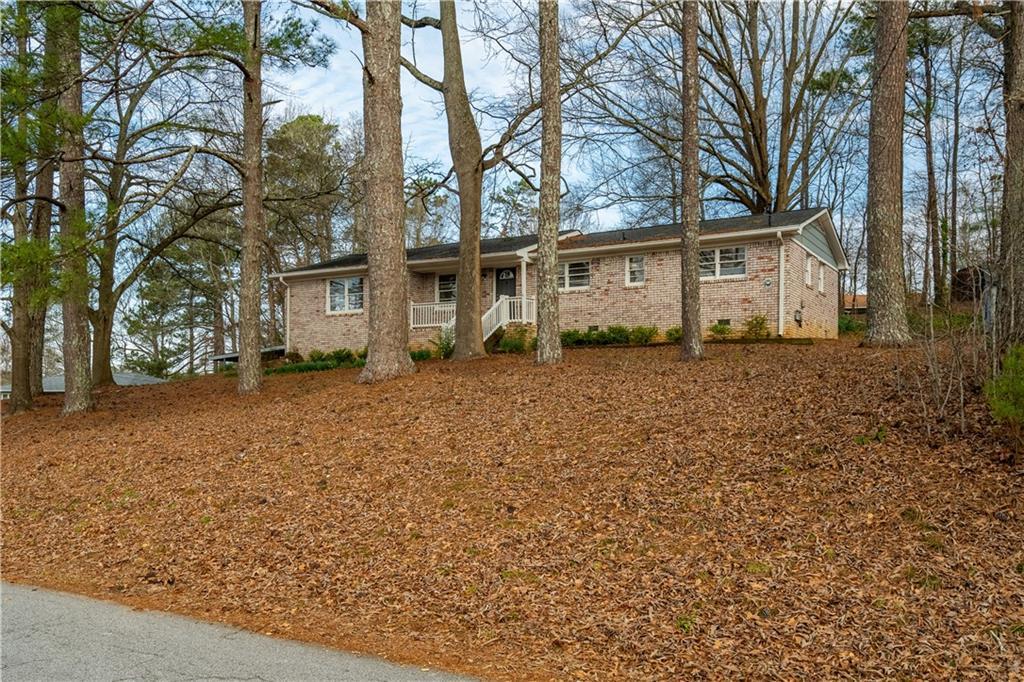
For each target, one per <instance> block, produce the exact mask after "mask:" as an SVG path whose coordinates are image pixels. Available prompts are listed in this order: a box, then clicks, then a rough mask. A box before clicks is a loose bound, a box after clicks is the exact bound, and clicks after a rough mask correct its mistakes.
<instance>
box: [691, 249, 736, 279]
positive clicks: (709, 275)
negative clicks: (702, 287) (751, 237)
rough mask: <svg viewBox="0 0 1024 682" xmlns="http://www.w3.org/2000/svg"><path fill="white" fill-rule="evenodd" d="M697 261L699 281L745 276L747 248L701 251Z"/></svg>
mask: <svg viewBox="0 0 1024 682" xmlns="http://www.w3.org/2000/svg"><path fill="white" fill-rule="evenodd" d="M699 261H700V276H701V279H713V278H715V277H743V276H744V275H746V274H747V247H745V246H723V247H722V248H719V249H701V252H700V257H699Z"/></svg>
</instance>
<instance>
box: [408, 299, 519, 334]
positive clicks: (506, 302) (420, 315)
mask: <svg viewBox="0 0 1024 682" xmlns="http://www.w3.org/2000/svg"><path fill="white" fill-rule="evenodd" d="M410 320H411V321H412V327H413V328H414V329H415V328H419V327H441V330H442V331H447V330H449V329H451V328H453V327H454V326H455V304H454V303H413V304H412V307H411V315H410ZM510 322H523V323H529V324H534V323H536V322H537V299H535V298H529V297H523V296H501V297H499V298H498V300H497V301H496V302H495V303H494V305H492V306H491V307H490V308H489V309H488V310H487V312H485V313H484V314H483V316H482V317H481V318H480V326H481V327H483V333H484V341H486V340H487V339H489V338H490V336H491V334H493V333H494V332H496V331H497V330H498V329H500V328H501V327H504V326H505V325H506V324H508V323H510Z"/></svg>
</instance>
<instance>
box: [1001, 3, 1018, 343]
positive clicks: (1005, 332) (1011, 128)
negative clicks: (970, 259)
mask: <svg viewBox="0 0 1024 682" xmlns="http://www.w3.org/2000/svg"><path fill="white" fill-rule="evenodd" d="M1004 6H1006V8H1007V10H1008V14H1007V16H1006V27H1007V33H1006V36H1005V37H1004V38H1003V53H1004V55H1005V59H1006V69H1005V71H1006V84H1005V87H1004V91H1003V92H1004V98H1005V100H1004V107H1005V111H1006V172H1005V173H1004V174H1003V207H1002V218H1001V221H1000V235H999V237H1000V238H999V245H1000V253H999V264H1000V268H999V269H1000V272H999V278H1000V285H999V310H1000V313H999V326H1000V330H999V331H1000V335H999V342H1000V343H1001V344H1004V347H1005V345H1006V344H1018V343H1024V68H1022V64H1024V2H1014V1H1007V2H1006V3H1004Z"/></svg>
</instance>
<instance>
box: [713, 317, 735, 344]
mask: <svg viewBox="0 0 1024 682" xmlns="http://www.w3.org/2000/svg"><path fill="white" fill-rule="evenodd" d="M708 331H710V332H711V336H713V337H715V338H716V339H718V340H719V341H721V340H723V339H727V338H729V337H730V336H732V327H730V326H729V325H727V324H725V323H724V322H715V323H714V324H713V325H711V329H709V330H708Z"/></svg>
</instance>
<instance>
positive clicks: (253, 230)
mask: <svg viewBox="0 0 1024 682" xmlns="http://www.w3.org/2000/svg"><path fill="white" fill-rule="evenodd" d="M242 9H243V13H244V15H245V73H244V74H243V78H242V97H243V101H242V119H243V124H242V125H243V130H242V137H243V140H242V145H243V150H242V155H243V158H242V166H243V175H242V271H241V277H240V281H239V318H240V326H241V339H240V348H239V354H238V392H239V393H240V394H242V395H245V394H249V393H257V392H259V390H260V384H261V383H262V381H263V368H262V365H261V363H260V346H261V345H262V344H261V341H260V298H261V296H260V291H261V289H262V287H261V286H260V280H261V279H262V277H261V275H262V269H263V256H262V253H261V251H262V247H263V239H264V233H265V231H266V229H265V226H264V220H263V74H262V69H263V64H262V62H263V48H262V45H261V43H262V35H261V31H260V12H261V10H262V2H261V0H248V1H247V2H243V3H242Z"/></svg>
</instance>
